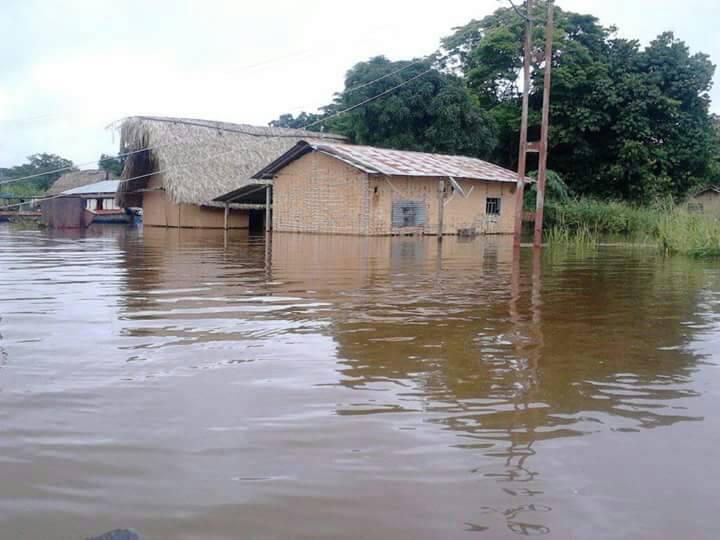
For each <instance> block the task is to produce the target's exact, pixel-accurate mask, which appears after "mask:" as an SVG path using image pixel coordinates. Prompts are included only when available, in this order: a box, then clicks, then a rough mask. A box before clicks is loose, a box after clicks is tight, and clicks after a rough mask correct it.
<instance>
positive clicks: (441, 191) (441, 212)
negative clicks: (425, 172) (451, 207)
mask: <svg viewBox="0 0 720 540" xmlns="http://www.w3.org/2000/svg"><path fill="white" fill-rule="evenodd" d="M444 218H445V181H444V180H440V181H439V182H438V237H437V239H438V242H442V239H443V228H444V226H445V219H444Z"/></svg>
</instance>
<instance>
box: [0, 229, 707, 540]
mask: <svg viewBox="0 0 720 540" xmlns="http://www.w3.org/2000/svg"><path fill="white" fill-rule="evenodd" d="M0 317H1V319H0V531H2V533H1V534H0V537H2V538H12V539H19V538H33V539H34V538H68V539H70V538H72V539H76V538H85V537H87V536H89V535H91V534H97V533H101V532H103V531H106V530H109V529H113V528H119V527H132V528H135V529H136V530H138V531H140V532H141V533H142V534H143V535H144V536H145V537H146V538H147V539H156V538H157V539H161V538H162V539H164V538H173V539H174V538H178V539H201V538H202V539H205V538H210V539H219V538H347V539H356V538H397V539H416V538H419V539H425V538H427V539H436V538H448V539H449V538H476V537H477V538H515V537H522V536H545V537H547V538H640V539H645V538H647V539H656V538H707V539H711V538H717V537H719V536H720V522H719V521H718V518H717V516H716V512H717V508H718V503H717V488H718V485H720V470H719V469H718V464H717V456H718V448H719V447H720V445H719V443H720V420H718V414H717V411H718V410H720V372H719V371H718V367H717V363H718V359H719V358H720V265H718V264H717V263H715V262H697V261H692V260H688V259H684V258H662V257H658V256H656V255H655V254H654V253H652V252H649V251H643V250H636V251H631V250H628V249H623V248H620V247H604V248H600V250H599V251H598V252H597V253H585V254H573V253H561V252H550V251H547V252H546V253H545V254H543V255H542V256H541V257H536V256H533V252H532V250H531V249H529V248H527V249H523V250H522V251H521V256H520V259H519V260H518V259H514V257H513V250H512V246H511V240H510V239H509V238H505V237H484V238H478V239H474V240H466V241H463V240H462V239H454V238H447V239H446V240H445V241H444V242H443V243H442V245H441V246H440V247H439V246H438V243H437V242H436V241H435V240H434V239H432V238H430V239H416V238H392V239H391V238H378V239H364V238H353V237H330V236H310V235H292V234H275V235H274V236H273V238H272V241H271V242H269V243H266V242H265V238H264V237H263V236H252V235H248V234H247V233H240V232H233V233H232V234H230V235H229V237H227V238H225V237H224V236H223V234H222V232H213V231H192V230H183V231H177V230H164V229H151V228H147V229H145V230H144V231H142V230H135V229H125V228H122V227H105V228H102V227H99V228H98V227H96V226H94V227H93V228H91V229H89V230H88V231H82V232H58V231H37V230H32V229H21V228H15V227H13V226H10V225H3V226H0Z"/></svg>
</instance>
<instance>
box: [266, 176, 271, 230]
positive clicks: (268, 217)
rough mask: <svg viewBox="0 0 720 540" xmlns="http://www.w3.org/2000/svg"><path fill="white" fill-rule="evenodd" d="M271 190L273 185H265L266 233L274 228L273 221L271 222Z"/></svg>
mask: <svg viewBox="0 0 720 540" xmlns="http://www.w3.org/2000/svg"><path fill="white" fill-rule="evenodd" d="M271 190H272V186H271V185H269V184H268V185H267V186H265V232H266V233H267V232H270V229H271V228H272V223H271V220H272V214H271V210H270V204H271V201H272V197H271Z"/></svg>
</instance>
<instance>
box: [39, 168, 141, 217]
mask: <svg viewBox="0 0 720 540" xmlns="http://www.w3.org/2000/svg"><path fill="white" fill-rule="evenodd" d="M119 185H120V180H102V181H100V182H95V183H93V184H88V185H83V186H80V187H76V188H73V189H68V190H66V191H63V192H61V193H59V194H57V195H55V196H54V197H52V198H49V199H47V200H44V201H42V202H41V203H40V208H41V211H42V218H43V221H44V222H45V224H46V225H47V226H48V227H51V228H54V229H77V228H84V227H87V226H89V225H90V224H92V223H129V222H130V220H131V214H130V213H129V212H126V211H125V209H124V208H120V207H119V206H117V204H116V203H115V197H116V195H117V190H118V187H119Z"/></svg>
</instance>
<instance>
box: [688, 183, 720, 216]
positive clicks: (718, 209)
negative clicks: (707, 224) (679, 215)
mask: <svg viewBox="0 0 720 540" xmlns="http://www.w3.org/2000/svg"><path fill="white" fill-rule="evenodd" d="M687 209H688V212H693V213H697V214H707V215H710V216H715V217H718V218H720V186H708V187H705V188H703V189H701V190H700V191H697V192H695V193H694V194H693V195H692V196H690V198H689V199H688V202H687Z"/></svg>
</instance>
